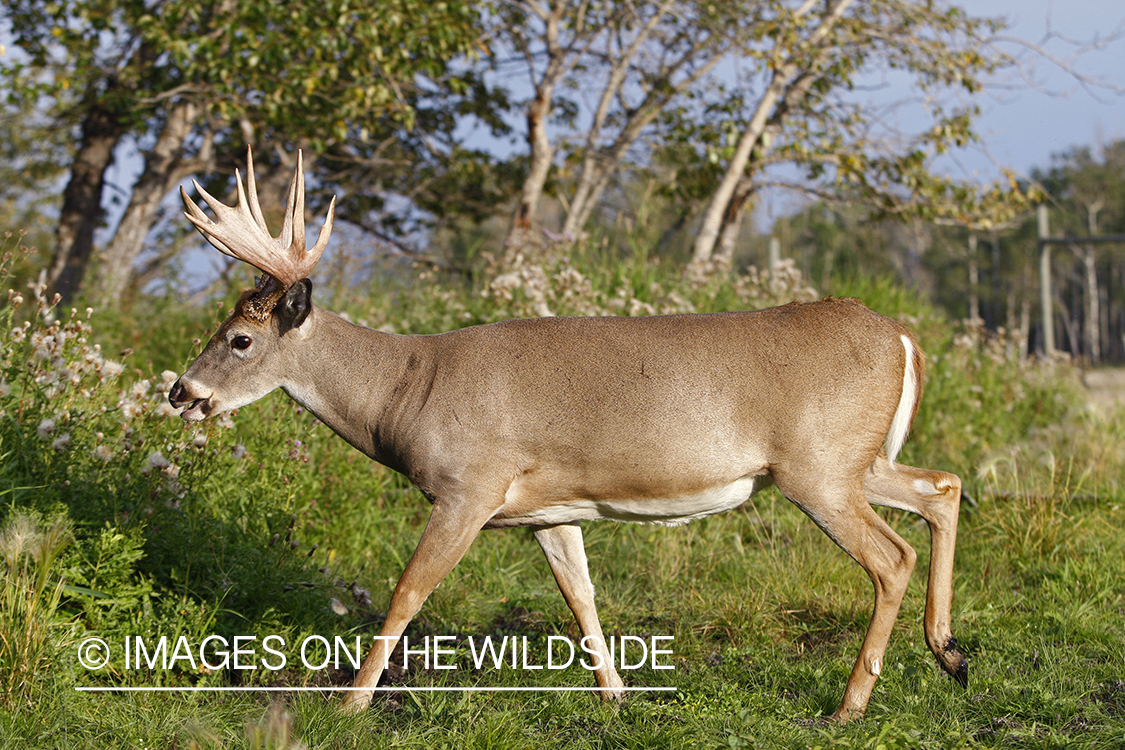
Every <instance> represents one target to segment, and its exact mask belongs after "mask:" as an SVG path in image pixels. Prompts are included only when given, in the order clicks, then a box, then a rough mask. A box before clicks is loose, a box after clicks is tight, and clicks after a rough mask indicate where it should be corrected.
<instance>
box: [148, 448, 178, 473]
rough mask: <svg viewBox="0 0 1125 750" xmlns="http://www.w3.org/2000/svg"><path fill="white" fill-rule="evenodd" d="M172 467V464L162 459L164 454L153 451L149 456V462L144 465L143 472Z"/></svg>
mask: <svg viewBox="0 0 1125 750" xmlns="http://www.w3.org/2000/svg"><path fill="white" fill-rule="evenodd" d="M171 466H172V462H171V461H169V460H168V459H165V458H164V454H163V453H161V452H160V451H153V452H152V453H150V454H149V461H147V463H146V464H145V470H149V469H167V468H169V467H171Z"/></svg>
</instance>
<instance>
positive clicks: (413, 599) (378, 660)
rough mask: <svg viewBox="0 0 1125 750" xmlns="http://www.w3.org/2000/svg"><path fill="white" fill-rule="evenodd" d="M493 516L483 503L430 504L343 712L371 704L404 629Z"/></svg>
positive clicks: (491, 507)
mask: <svg viewBox="0 0 1125 750" xmlns="http://www.w3.org/2000/svg"><path fill="white" fill-rule="evenodd" d="M493 512H495V507H493V506H489V505H487V504H483V503H482V504H480V505H471V504H470V503H469V502H463V503H460V504H457V505H454V506H453V507H450V506H448V505H446V504H442V503H440V502H437V503H435V504H434V508H433V511H432V512H431V513H430V520H429V521H428V522H427V523H426V529H425V531H423V532H422V537H421V539H419V540H418V546H417V547H416V548H415V550H414V554H413V555H411V557H410V562H408V563H407V564H406V569H405V570H403V572H402V576H401V577H400V578H399V579H398V585H396V586H395V590H394V594H392V595H391V606H390V609H389V610H388V611H387V619H386V620H385V621H384V622H383V628H382V630H381V631H380V633H379V638H378V640H377V642H376V644H375V646H374V647H373V648H372V649H371V652H370V653H369V654H368V655H367V658H365V659H364V660H363V666H362V667H360V670H359V674H358V675H356V678H355V684H354V687H355V688H357V689H356V690H353V691H351V692H349V693H348V695H347V697H346V698H345V699H344V703H343V708H344V710H346V711H353V712H359V711H362V710H364V709H365V708H367V706H368V705H369V704H370V703H371V698H372V696H374V695H375V690H374V688H375V686H376V685H378V684H379V678H380V677H381V676H382V674H383V670H384V669H386V667H387V664H388V663H389V661H390V658H391V652H393V651H394V649H395V646H396V645H398V639H399V638H401V637H402V634H403V631H405V630H406V626H407V625H409V624H410V621H411V620H412V619H413V618H414V615H415V614H417V612H418V610H419V609H421V608H422V604H423V603H424V602H425V601H426V599H427V598H428V597H429V595H430V594H431V593H433V590H434V589H435V588H437V586H438V584H439V583H441V581H442V580H443V579H444V578H445V576H446V575H448V574H449V571H451V570H453V568H454V566H456V565H457V563H458V562H460V561H461V558H462V557H464V555H465V552H466V551H467V550H468V549H469V545H470V544H472V543H473V540H474V539H476V537H477V533H478V532H479V531H480V529H481V527H482V526H484V524H485V522H486V521H487V520H488V518H489V517H491V515H492V513H493ZM358 688H363V689H358Z"/></svg>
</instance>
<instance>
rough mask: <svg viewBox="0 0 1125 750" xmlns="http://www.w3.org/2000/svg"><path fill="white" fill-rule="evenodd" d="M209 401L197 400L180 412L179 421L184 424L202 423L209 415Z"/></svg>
mask: <svg viewBox="0 0 1125 750" xmlns="http://www.w3.org/2000/svg"><path fill="white" fill-rule="evenodd" d="M211 408H212V406H211V399H210V398H197V399H195V400H194V401H192V402H191V403H190V404H188V407H187V408H186V409H184V410H183V411H182V412H180V419H182V420H184V421H185V422H202V421H203V420H204V419H206V418H207V417H208V415H210V414H211Z"/></svg>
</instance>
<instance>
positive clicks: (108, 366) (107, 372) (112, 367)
mask: <svg viewBox="0 0 1125 750" xmlns="http://www.w3.org/2000/svg"><path fill="white" fill-rule="evenodd" d="M124 371H125V365H123V364H120V363H118V362H113V361H111V360H108V359H107V360H105V362H103V363H102V375H104V376H106V377H107V378H116V377H117V376H118V375H120V374H121V373H123V372H124Z"/></svg>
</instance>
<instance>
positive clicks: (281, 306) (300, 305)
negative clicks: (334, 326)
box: [273, 278, 312, 335]
mask: <svg viewBox="0 0 1125 750" xmlns="http://www.w3.org/2000/svg"><path fill="white" fill-rule="evenodd" d="M311 310H312V281H310V280H309V279H307V278H306V279H301V280H300V281H298V282H297V283H296V284H294V285H293V286H291V287H289V291H287V292H286V293H285V296H284V297H282V298H281V299H280V300H278V301H277V305H276V306H275V307H274V308H273V314H274V315H275V316H276V317H277V321H278V325H279V326H280V327H281V333H282V335H284V334H285V333H286V332H287V331H289V330H290V329H292V328H298V327H300V325H301V324H302V323H304V322H305V318H307V317H308V316H309V311H311Z"/></svg>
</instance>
